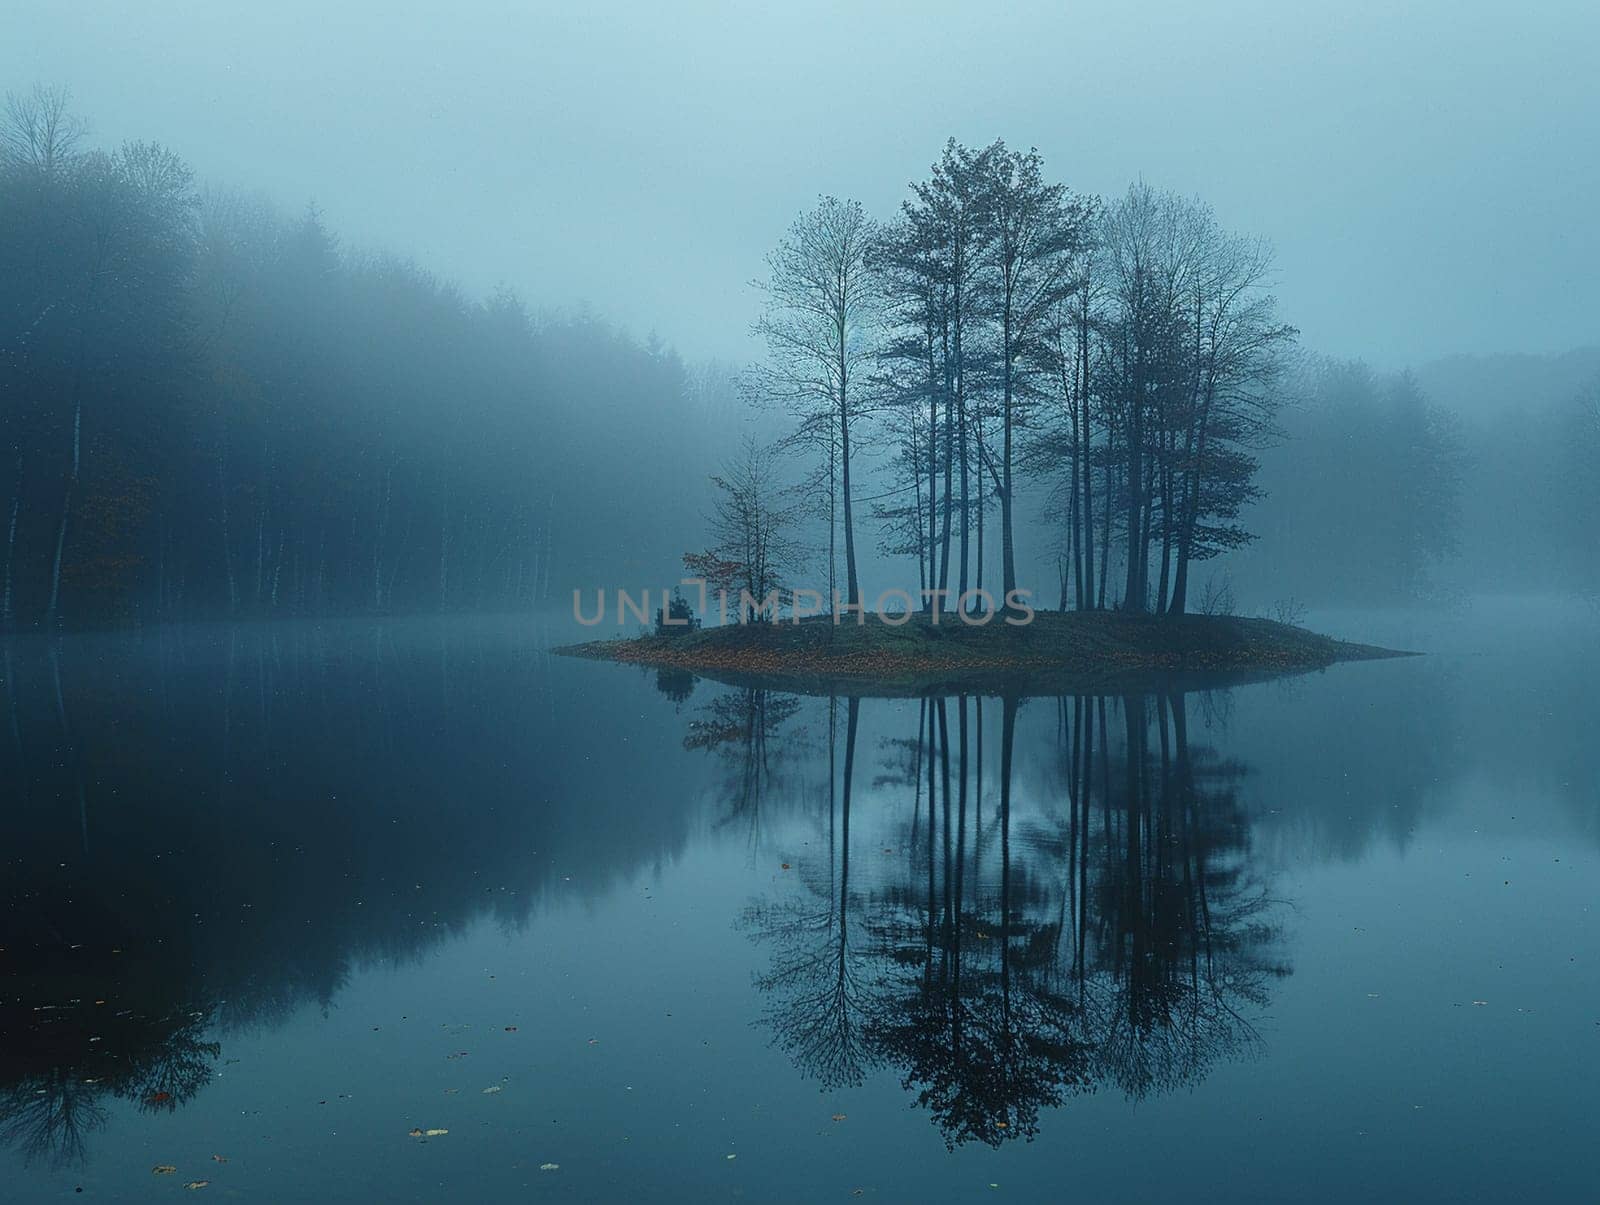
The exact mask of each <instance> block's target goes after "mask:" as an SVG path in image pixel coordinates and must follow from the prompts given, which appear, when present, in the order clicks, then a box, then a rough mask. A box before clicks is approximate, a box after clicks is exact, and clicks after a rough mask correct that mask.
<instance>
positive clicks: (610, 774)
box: [0, 624, 687, 1161]
mask: <svg viewBox="0 0 1600 1205" xmlns="http://www.w3.org/2000/svg"><path fill="white" fill-rule="evenodd" d="M0 654H3V659H0V672H3V680H0V773H3V775H4V781H5V782H6V784H7V799H6V805H5V809H4V812H3V814H0V849H3V850H4V858H5V871H4V877H3V880H0V908H3V914H0V984H3V988H4V990H3V991H0V1142H9V1143H12V1144H14V1145H15V1146H16V1147H18V1148H19V1149H21V1150H22V1151H23V1153H24V1154H25V1155H27V1156H29V1157H32V1158H40V1159H44V1160H47V1161H49V1160H66V1161H72V1160H77V1159H79V1158H81V1157H82V1155H83V1154H84V1145H85V1140H86V1137H87V1135H88V1134H89V1133H90V1132H92V1131H93V1130H94V1129H96V1128H97V1127H98V1126H99V1125H100V1124H102V1123H103V1122H104V1120H105V1119H106V1118H107V1116H108V1115H109V1112H110V1105H111V1102H112V1101H113V1100H114V1099H122V1100H125V1101H128V1102H132V1104H133V1105H134V1106H135V1107H138V1108H141V1109H148V1110H161V1109H172V1108H176V1107H177V1106H178V1105H181V1104H183V1103H185V1102H186V1101H188V1100H189V1099H191V1098H192V1097H193V1096H194V1094H195V1093H196V1092H198V1091H199V1090H200V1089H201V1088H202V1087H203V1086H204V1085H205V1084H206V1083H207V1082H208V1081H209V1079H210V1077H211V1075H212V1072H213V1070H214V1067H215V1064H216V1063H217V1061H218V1059H219V1054H220V1047H219V1046H218V1044H217V1041H218V1039H219V1037H220V1038H223V1039H225V1038H226V1035H227V1034H228V1033H229V1032H230V1031H231V1030H233V1029H235V1028H237V1027H240V1026H249V1025H256V1024H261V1023H267V1022H271V1021H273V1020H275V1019H277V1018H280V1017H285V1016H287V1015H288V1014H289V1013H290V1012H291V1011H292V1010H294V1009H296V1008H298V1007H300V1006H301V1005H303V1004H305V1003H309V1002H317V1003H321V1004H324V1005H326V1004H327V1003H328V1002H330V1001H331V1000H332V999H333V997H334V995H335V994H336V993H337V992H338V990H339V988H340V987H341V985H342V984H343V983H344V982H345V980H346V978H347V977H348V975H349V974H350V972H351V971H352V969H354V968H356V967H359V966H361V965H363V964H367V963H373V962H377V961H380V960H408V959H413V958H416V957H418V956H420V955H421V954H422V953H424V952H425V951H427V950H428V949H430V948H432V947H433V946H434V945H436V944H437V943H439V942H441V941H443V940H444V939H446V938H447V937H449V936H450V935H451V934H453V933H457V932H459V931H460V930H461V929H462V928H464V927H465V926H466V925H468V924H471V923H473V922H474V921H477V920H479V919H481V918H484V917H490V918H493V919H494V920H496V921H497V922H498V923H500V924H501V925H504V926H508V927H515V926H519V925H521V924H523V923H524V922H525V920H526V919H527V917H528V916H529V914H530V911H531V910H532V908H533V907H534V906H535V905H536V904H537V902H538V900H539V899H540V898H541V896H542V895H543V894H544V893H546V892H547V891H554V890H557V887H556V884H558V883H560V884H564V885H563V886H561V887H560V890H561V891H563V892H564V893H570V892H573V891H577V890H584V891H595V890H600V889H603V888H604V886H605V885H606V883H607V882H608V881H610V880H612V879H613V878H614V877H615V876H616V875H617V874H619V873H624V872H626V871H627V870H628V869H630V868H632V867H636V866H639V865H641V864H645V863H647V862H648V861H650V860H653V859H655V858H657V857H659V856H660V855H661V854H662V853H663V852H666V851H670V850H671V849H673V848H675V847H677V846H680V845H681V844H682V842H683V840H684V838H685V835H686V832H687V812H686V809H685V808H682V807H675V806H674V804H675V803H676V802H677V800H675V799H674V797H673V794H672V792H671V791H670V790H668V789H666V788H665V785H664V784H661V783H659V782H657V783H656V785H657V786H658V787H659V788H661V789H660V791H659V795H658V798H657V799H655V800H654V801H653V806H651V807H649V808H639V807H638V806H637V792H638V784H639V782H640V781H641V780H644V779H645V775H644V772H643V770H642V769H641V767H642V766H643V765H646V764H656V765H659V763H660V760H661V754H662V753H663V752H665V751H669V750H671V749H672V748H673V747H674V746H675V744H676V737H675V736H674V735H673V734H671V733H667V732H664V731H658V730H657V729H656V728H655V727H654V726H651V727H648V728H646V729H644V730H643V731H641V732H640V733H639V734H638V735H637V736H636V737H635V739H634V740H633V741H631V742H629V743H628V744H627V746H626V747H625V752H623V753H621V754H619V753H618V751H617V750H615V749H614V748H609V747H607V740H608V732H609V728H608V725H607V724H606V723H605V722H603V712H602V708H603V706H604V704H603V702H602V701H601V700H598V699H590V698H586V697H584V696H583V695H582V694H581V693H580V692H568V691H563V690H561V686H562V684H563V683H564V680H563V679H561V678H560V676H559V675H560V674H561V672H562V670H563V669H565V668H567V667H565V666H562V665H559V664H557V665H553V664H551V663H550V662H549V661H548V659H547V658H546V657H545V656H544V655H543V654H542V653H540V652H539V651H538V646H537V645H536V644H535V643H534V642H533V641H531V640H530V639H529V637H528V633H527V632H526V630H525V629H519V628H515V627H501V628H498V629H497V628H495V627H493V626H492V625H487V624H485V625H455V626H451V625H424V624H419V625H416V626H415V627H408V626H407V625H395V624H390V625H375V624H348V625H337V624H325V625H315V626H313V625H293V624H285V625H262V626H256V627H250V626H245V627H239V628H226V627H213V628H200V629H194V630H167V631H164V632H158V633H155V634H152V635H151V636H149V637H147V638H143V639H137V638H130V637H127V636H121V637H104V638H101V637H90V636H84V637H76V638H73V639H72V640H68V641H64V642H55V641H43V640H15V641H11V642H0ZM582 668H583V667H576V666H574V667H571V669H572V672H573V673H577V672H581V670H582ZM551 748H561V749H563V750H565V751H567V752H568V753H569V754H570V756H567V757H563V758H559V759H557V758H551V757H549V756H548V751H549V749H551ZM602 751H603V754H602ZM574 767H577V769H574ZM580 772H581V775H582V779H581V782H575V781H568V780H567V779H566V778H564V777H562V776H563V775H571V774H573V773H580ZM579 786H581V787H583V788H584V790H582V791H579V790H577V789H575V788H577V787H579ZM685 798H687V793H685ZM569 876H570V877H571V878H572V879H573V880H574V883H572V884H568V883H566V879H567V878H568V877H569ZM575 884H577V885H575ZM578 885H581V886H578Z"/></svg>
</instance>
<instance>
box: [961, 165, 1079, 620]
mask: <svg viewBox="0 0 1600 1205" xmlns="http://www.w3.org/2000/svg"><path fill="white" fill-rule="evenodd" d="M987 167H988V171H989V188H988V210H989V220H990V227H991V231H992V233H991V235H990V238H989V240H988V248H987V253H988V254H987V265H986V266H987V268H988V270H989V271H990V272H991V273H992V283H991V292H990V297H991V298H992V305H993V318H994V322H995V326H996V327H997V329H998V345H999V377H1000V396H1001V410H1000V418H1001V444H1000V446H1001V451H1000V468H999V471H998V473H995V472H994V470H993V466H992V465H991V473H992V474H993V475H994V476H995V478H996V480H995V486H996V491H997V492H998V494H999V495H1000V553H1001V566H1002V587H1001V588H1002V590H1003V592H1004V594H1005V595H1007V596H1009V595H1010V594H1011V592H1012V591H1013V590H1015V589H1016V588H1017V566H1016V540H1015V531H1014V522H1013V511H1014V499H1015V496H1016V489H1015V451H1014V449H1015V442H1016V436H1015V432H1016V428H1017V427H1018V426H1019V425H1020V424H1021V423H1022V422H1024V421H1025V418H1026V414H1027V411H1028V408H1029V407H1030V405H1031V403H1032V402H1033V400H1034V399H1035V397H1036V396H1037V394H1038V392H1039V388H1038V386H1037V384H1036V378H1037V377H1038V376H1039V375H1040V374H1041V372H1042V371H1043V370H1046V369H1047V368H1048V364H1049V360H1050V345H1049V339H1048V332H1049V322H1050V319H1051V317H1052V315H1054V314H1055V313H1056V312H1057V311H1058V309H1059V307H1060V306H1061V304H1062V303H1063V302H1064V301H1065V300H1066V298H1067V297H1069V296H1070V295H1071V294H1072V292H1073V291H1074V290H1075V289H1076V288H1078V287H1079V284H1080V279H1079V276H1078V274H1077V273H1076V272H1075V271H1074V268H1075V266H1076V265H1075V262H1074V255H1075V253H1076V252H1077V251H1078V250H1079V248H1080V247H1081V245H1082V243H1083V239H1084V224H1085V217H1086V215H1087V213H1088V212H1089V211H1088V208H1087V207H1086V206H1085V205H1084V203H1082V202H1080V201H1078V200H1076V199H1075V198H1073V197H1071V196H1070V195H1069V194H1068V192H1067V190H1066V188H1065V186H1063V185H1060V184H1049V183H1046V181H1045V179H1044V159H1043V157H1042V156H1041V155H1040V154H1039V152H1038V151H1037V150H1029V151H1028V152H1027V153H1026V154H1024V153H1021V152H1017V151H1009V150H1007V149H1006V147H1005V144H1004V143H999V142H997V143H995V144H994V146H992V147H991V148H989V151H988V152H987Z"/></svg>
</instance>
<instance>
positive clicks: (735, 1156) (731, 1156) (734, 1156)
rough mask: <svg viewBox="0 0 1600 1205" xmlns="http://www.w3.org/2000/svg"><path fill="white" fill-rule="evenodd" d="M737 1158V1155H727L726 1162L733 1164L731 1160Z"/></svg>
mask: <svg viewBox="0 0 1600 1205" xmlns="http://www.w3.org/2000/svg"><path fill="white" fill-rule="evenodd" d="M738 1157H739V1156H738V1155H729V1156H728V1161H729V1162H730V1163H731V1162H733V1160H735V1159H737V1158H738Z"/></svg>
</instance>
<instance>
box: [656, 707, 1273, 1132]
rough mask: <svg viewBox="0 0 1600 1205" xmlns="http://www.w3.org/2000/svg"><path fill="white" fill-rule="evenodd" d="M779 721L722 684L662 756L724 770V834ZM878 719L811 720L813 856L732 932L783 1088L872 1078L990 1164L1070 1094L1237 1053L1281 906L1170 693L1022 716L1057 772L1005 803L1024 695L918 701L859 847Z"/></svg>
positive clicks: (1015, 791)
mask: <svg viewBox="0 0 1600 1205" xmlns="http://www.w3.org/2000/svg"><path fill="white" fill-rule="evenodd" d="M796 702H797V700H794V699H793V697H792V696H774V695H773V694H772V692H768V691H763V690H759V689H754V688H746V689H742V690H732V691H729V692H727V693H724V694H722V695H720V696H719V697H718V698H717V699H716V700H715V701H714V702H713V703H711V704H709V705H708V706H707V707H705V708H704V713H703V715H702V717H701V718H698V719H696V720H694V721H693V722H692V723H691V725H690V734H689V736H688V737H687V738H686V740H685V745H686V746H687V747H699V748H706V747H715V748H719V749H720V750H721V752H722V754H723V756H724V758H725V759H726V761H727V763H728V765H729V767H730V773H729V775H728V782H729V784H730V788H729V816H730V818H731V817H735V816H743V817H751V816H753V814H754V813H755V812H757V811H758V810H759V808H760V807H761V805H762V802H763V800H762V798H761V794H762V784H765V783H767V782H769V781H770V779H771V777H772V775H773V769H774V767H773V762H774V750H775V748H776V747H777V745H778V744H779V742H780V741H781V739H782V735H783V734H782V729H783V727H784V723H785V721H786V720H787V719H788V718H789V716H791V715H792V714H793V712H794V710H795V704H796ZM875 705H879V706H886V705H885V704H881V703H879V702H878V701H875V700H871V699H868V700H865V701H864V700H862V699H860V698H849V699H839V698H831V699H829V700H828V701H827V703H826V708H827V720H826V735H825V736H824V737H823V738H822V740H823V743H824V744H825V746H826V748H827V750H828V751H829V756H828V759H827V765H828V769H827V771H826V775H827V782H828V789H827V791H826V798H818V796H820V795H821V794H822V793H821V792H811V793H810V794H811V796H812V798H813V800H814V803H813V805H812V806H811V808H810V810H811V811H812V813H813V826H814V834H813V839H811V840H809V841H808V842H805V843H804V845H803V849H802V850H801V851H800V852H796V853H794V854H793V855H792V858H793V861H792V862H785V863H783V866H784V868H785V870H786V871H787V872H788V873H787V874H786V875H785V876H784V877H783V878H782V879H780V881H779V887H778V889H777V890H775V891H774V892H773V893H772V894H771V895H769V896H767V897H765V898H762V899H759V900H756V901H755V902H753V903H752V904H751V905H750V906H749V908H748V909H747V911H746V912H745V914H744V916H743V917H742V918H741V922H740V923H741V927H742V928H743V929H744V930H745V931H746V932H747V933H748V934H749V936H750V938H751V939H752V940H753V941H754V942H755V943H757V944H758V945H759V946H760V947H762V948H763V949H764V950H765V951H766V952H767V963H766V967H765V969H764V970H763V971H761V972H760V973H759V974H758V977H757V980H756V982H757V986H758V987H759V989H760V990H761V992H762V993H763V994H764V995H765V997H766V999H767V1004H766V1009H765V1013H764V1017H763V1023H764V1024H765V1025H766V1026H767V1027H768V1028H769V1029H770V1031H771V1033H772V1036H773V1040H774V1041H775V1042H776V1043H777V1044H778V1045H779V1046H780V1047H782V1048H783V1049H784V1050H785V1051H786V1052H787V1053H788V1054H789V1056H790V1057H791V1058H792V1059H793V1061H794V1063H795V1065H796V1067H797V1068H798V1069H799V1070H800V1071H801V1072H802V1073H803V1074H805V1075H807V1076H810V1077H812V1078H815V1079H816V1080H817V1081H819V1083H820V1084H821V1085H822V1086H824V1087H825V1088H835V1087H840V1086H847V1085H853V1084H858V1083H860V1082H862V1081H863V1080H864V1079H865V1078H866V1076H867V1074H868V1073H869V1072H872V1071H875V1070H878V1069H880V1068H888V1069H891V1070H892V1071H893V1072H894V1073H895V1074H896V1075H898V1076H899V1078H900V1080H901V1082H902V1084H903V1086H904V1088H905V1090H906V1091H907V1092H908V1093H910V1094H911V1095H912V1096H913V1097H914V1099H915V1100H916V1102H917V1104H918V1105H919V1106H920V1107H922V1108H924V1109H926V1110H927V1111H928V1112H929V1114H930V1116H931V1118H932V1120H933V1121H934V1123H935V1124H936V1125H937V1126H938V1128H939V1130H940V1131H941V1133H942V1134H943V1136H944V1140H945V1142H946V1144H947V1146H949V1147H951V1148H954V1147H956V1146H958V1145H961V1144H964V1143H967V1142H970V1141H978V1142H983V1143H986V1144H989V1145H991V1146H995V1145H999V1144H1000V1143H1002V1142H1004V1141H1006V1140H1007V1139H1014V1138H1018V1137H1022V1138H1032V1137H1033V1136H1034V1135H1035V1134H1036V1133H1037V1132H1038V1129H1039V1122H1040V1113H1041V1110H1044V1109H1048V1108H1051V1107H1054V1106H1058V1105H1060V1104H1061V1103H1062V1102H1063V1101H1064V1100H1065V1099H1066V1098H1067V1097H1069V1096H1071V1095H1073V1094H1075V1093H1081V1092H1087V1091H1093V1090H1095V1089H1097V1088H1100V1087H1102V1086H1103V1087H1109V1088H1115V1089H1116V1090H1119V1091H1121V1092H1123V1093H1124V1094H1126V1095H1127V1096H1129V1097H1131V1098H1135V1099H1138V1098H1143V1097H1145V1096H1148V1095H1151V1094H1157V1093H1163V1092H1169V1091H1172V1090H1174V1089H1176V1088H1179V1087H1183V1086H1187V1085H1191V1084H1193V1083H1195V1082H1197V1081H1198V1080H1200V1079H1201V1078H1203V1077H1204V1076H1205V1075H1206V1073H1207V1072H1208V1070H1209V1069H1210V1068H1211V1067H1212V1066H1214V1065H1215V1064H1216V1063H1218V1062H1219V1061H1223V1060H1227V1059H1236V1058H1241V1057H1246V1056H1249V1055H1252V1054H1254V1053H1255V1052H1256V1051H1257V1050H1258V1049H1259V1046H1260V1039H1259V1036H1258V1034H1257V1032H1256V1030H1255V1027H1254V1024H1253V1020H1252V1019H1253V1017H1254V1016H1256V1015H1258V1014H1259V1013H1260V1011H1261V1010H1262V1009H1264V1008H1265V1006H1266V1005H1267V1003H1268V999H1269V992H1270V989H1271V985H1272V983H1273V981H1274V980H1276V979H1277V978H1279V977H1281V976H1284V975H1287V974H1288V973H1289V967H1288V963H1287V959H1286V956H1285V953H1284V950H1283V945H1284V942H1283V935H1282V932H1281V916H1282V912H1283V908H1282V906H1281V904H1282V901H1280V900H1278V899H1276V898H1275V897H1274V895H1273V893H1272V888H1271V884H1270V882H1269V881H1268V880H1267V879H1266V877H1264V876H1263V875H1262V874H1261V873H1260V872H1259V871H1258V870H1257V869H1256V868H1255V867H1254V866H1253V865H1252V862H1251V858H1250V824H1249V821H1248V818H1247V816H1246V814H1245V812H1244V810H1243V808H1242V807H1241V805H1240V803H1239V799H1238V793H1237V791H1236V785H1237V783H1238V782H1239V780H1240V779H1241V778H1242V777H1243V776H1244V775H1245V774H1246V772H1247V771H1246V768H1245V767H1244V766H1242V765H1240V764H1239V763H1237V762H1235V761H1231V760H1227V759H1224V758H1222V757H1220V756H1219V755H1218V754H1217V753H1216V752H1215V751H1214V750H1212V749H1211V748H1209V747H1207V746H1205V745H1203V744H1200V743H1197V742H1194V741H1192V740H1191V737H1190V723H1189V709H1190V706H1191V703H1190V698H1189V696H1188V695H1187V694H1185V693H1181V692H1177V691H1174V692H1171V693H1164V694H1158V695H1153V696H1144V695H1129V696H1120V697H1112V698H1106V697H1071V698H1061V699H1034V700H1030V701H1028V702H1027V704H1026V706H1027V707H1028V708H1032V709H1048V711H1050V712H1051V713H1053V715H1054V717H1055V719H1056V723H1055V729H1054V733H1055V739H1054V742H1053V749H1052V750H1051V752H1053V754H1054V766H1053V769H1054V771H1055V773H1054V776H1053V781H1052V782H1050V783H1049V785H1048V789H1046V790H1043V791H1041V790H1038V789H1037V784H1035V789H1033V790H1032V791H1031V793H1030V794H1028V795H1026V796H1025V795H1024V794H1023V790H1024V788H1022V787H1021V786H1020V785H1019V780H1020V778H1021V776H1020V775H1019V774H1018V773H1017V771H1016V761H1017V752H1016V746H1017V726H1018V725H1017V720H1018V714H1019V712H1020V711H1021V710H1023V707H1024V704H1023V701H1022V700H1020V699H1018V698H1016V697H1001V698H999V699H988V700H985V699H983V698H981V697H969V696H957V697H950V698H930V699H924V700H922V701H921V702H920V703H919V704H917V705H916V706H915V707H914V708H908V709H907V711H908V712H909V713H910V714H914V716H915V727H914V729H913V730H912V731H910V732H908V733H906V734H905V735H904V736H900V737H884V738H882V740H881V742H880V745H879V749H878V755H879V761H880V763H881V769H880V770H879V772H877V773H876V774H874V775H873V776H872V779H871V782H870V793H871V800H870V804H869V806H870V807H871V808H872V809H873V810H874V811H875V812H877V813H881V812H883V811H885V810H889V811H892V812H893V815H892V817H889V818H887V819H886V818H885V817H884V816H883V815H881V814H877V815H873V816H869V817H868V821H869V824H870V831H869V834H868V835H867V836H866V837H863V836H862V835H861V833H860V828H859V825H860V823H861V821H860V818H859V817H858V815H857V814H855V813H857V812H858V810H859V809H860V807H861V802H860V796H861V779H862V778H863V776H864V775H865V774H867V773H869V772H870V771H868V769H867V767H866V766H865V765H864V762H865V761H866V760H867V751H866V750H865V749H863V747H862V740H861V738H860V728H861V714H862V711H863V709H871V708H872V707H874V706H875ZM986 710H987V712H988V720H989V723H988V724H987V725H986V723H985V711H986ZM996 713H998V715H996ZM996 728H997V730H998V732H997V738H998V745H999V748H998V752H997V753H996V752H994V751H993V747H992V745H991V751H990V753H989V756H990V757H991V759H995V758H997V761H998V764H997V765H992V766H991V772H990V774H989V775H988V776H985V774H984V770H983V758H984V756H985V750H984V740H985V736H986V734H987V735H988V737H989V739H990V740H991V741H993V740H994V739H995V737H996V733H995V731H994V729H996ZM792 736H793V739H794V740H795V741H797V742H802V743H803V742H806V741H807V740H808V737H807V736H806V735H805V734H803V733H798V732H796V733H793V734H792ZM786 785H791V786H792V784H786ZM986 809H987V812H986ZM853 822H854V824H855V825H856V826H857V827H856V831H855V834H854V835H853V833H852V827H853ZM791 840H792V839H791ZM886 843H887V844H886ZM852 860H854V863H855V865H853V864H852Z"/></svg>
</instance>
